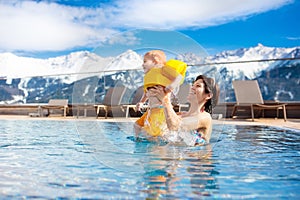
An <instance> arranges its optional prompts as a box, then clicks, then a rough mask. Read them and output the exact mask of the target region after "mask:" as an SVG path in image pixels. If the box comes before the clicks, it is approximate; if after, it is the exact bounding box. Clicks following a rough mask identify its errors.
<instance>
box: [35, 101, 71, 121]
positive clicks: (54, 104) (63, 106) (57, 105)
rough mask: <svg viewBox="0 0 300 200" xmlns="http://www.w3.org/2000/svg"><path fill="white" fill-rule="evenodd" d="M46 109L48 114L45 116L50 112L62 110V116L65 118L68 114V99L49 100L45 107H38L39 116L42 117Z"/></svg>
mask: <svg viewBox="0 0 300 200" xmlns="http://www.w3.org/2000/svg"><path fill="white" fill-rule="evenodd" d="M44 109H47V111H48V114H47V116H49V115H50V110H55V109H56V110H63V116H64V117H66V116H67V112H68V109H69V107H68V99H50V100H49V102H48V104H47V105H42V106H40V110H41V111H40V113H41V116H42V117H43V110H44Z"/></svg>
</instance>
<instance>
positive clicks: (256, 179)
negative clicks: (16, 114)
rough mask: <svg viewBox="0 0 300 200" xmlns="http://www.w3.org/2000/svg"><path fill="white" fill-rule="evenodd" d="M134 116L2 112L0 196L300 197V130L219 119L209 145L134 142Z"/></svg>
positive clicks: (132, 197) (3, 197) (135, 197)
mask: <svg viewBox="0 0 300 200" xmlns="http://www.w3.org/2000/svg"><path fill="white" fill-rule="evenodd" d="M131 127H132V123H129V122H128V123H127V122H126V123H125V122H123V123H116V122H111V123H109V122H101V121H68V120H66V121H61V120H60V121H54V120H51V121H50V120H49V121H48V120H0V199H10V198H28V199H30V198H38V199H39V198H40V199H54V198H73V199H74V198H85V199H86V198H90V199H145V198H156V197H158V198H169V199H187V198H189V199H198V198H201V199H202V198H204V199H206V198H225V199H226V198H229V199H232V198H238V199H240V198H255V199H256V198H263V199H270V198H276V199H281V198H282V199H283V198H289V199H297V198H298V199H299V198H300V194H299V188H300V159H299V157H300V132H299V131H295V130H288V129H278V128H273V127H267V126H235V125H215V126H214V132H213V133H214V136H213V138H212V142H211V144H210V145H207V146H205V147H185V146H174V145H167V144H164V143H161V144H154V143H146V142H142V143H135V142H133V141H132V140H131V139H130V136H131V134H130V129H131Z"/></svg>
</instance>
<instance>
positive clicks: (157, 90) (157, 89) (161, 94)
mask: <svg viewBox="0 0 300 200" xmlns="http://www.w3.org/2000/svg"><path fill="white" fill-rule="evenodd" d="M148 95H149V96H150V97H156V98H157V99H158V100H159V101H160V102H164V101H166V100H167V99H170V93H166V92H165V90H164V87H162V86H154V87H152V88H151V89H149V90H148Z"/></svg>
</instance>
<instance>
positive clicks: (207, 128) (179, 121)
mask: <svg viewBox="0 0 300 200" xmlns="http://www.w3.org/2000/svg"><path fill="white" fill-rule="evenodd" d="M150 95H152V96H156V97H157V98H158V99H159V100H160V101H161V102H162V106H163V107H164V112H165V117H166V122H167V126H168V129H169V130H170V131H171V132H172V131H177V132H179V136H180V137H181V138H182V139H183V140H185V139H187V137H189V138H191V137H192V138H193V141H192V144H191V142H190V141H189V145H200V144H206V143H209V140H210V137H211V131H212V117H211V114H212V107H214V106H215V105H216V104H217V102H218V95H219V88H218V86H217V85H216V84H215V81H214V79H212V78H207V77H206V76H204V75H199V76H198V77H197V78H196V80H195V81H194V83H193V85H192V87H191V90H190V92H189V94H188V101H189V103H190V109H189V111H187V112H183V113H175V111H174V110H173V106H172V104H171V99H170V93H166V92H165V91H164V90H163V88H162V87H155V88H154V89H152V90H151V93H150ZM185 142H186V141H185Z"/></svg>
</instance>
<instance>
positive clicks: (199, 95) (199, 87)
mask: <svg viewBox="0 0 300 200" xmlns="http://www.w3.org/2000/svg"><path fill="white" fill-rule="evenodd" d="M209 96H210V94H206V93H205V84H204V82H203V80H202V79H198V80H197V81H195V82H194V83H193V85H192V87H191V89H190V92H189V95H188V97H187V99H188V100H189V102H190V103H192V102H197V103H202V102H205V101H206V100H207V98H208V97H209Z"/></svg>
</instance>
